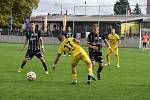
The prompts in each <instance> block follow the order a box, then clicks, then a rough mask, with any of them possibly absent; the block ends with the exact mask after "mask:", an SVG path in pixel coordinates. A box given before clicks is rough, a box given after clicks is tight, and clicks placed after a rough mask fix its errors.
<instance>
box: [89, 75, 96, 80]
mask: <svg viewBox="0 0 150 100" xmlns="http://www.w3.org/2000/svg"><path fill="white" fill-rule="evenodd" d="M89 77H90V78H92V79H93V80H94V81H96V78H95V76H94V74H93V73H90V74H88V80H89V79H90V78H89Z"/></svg>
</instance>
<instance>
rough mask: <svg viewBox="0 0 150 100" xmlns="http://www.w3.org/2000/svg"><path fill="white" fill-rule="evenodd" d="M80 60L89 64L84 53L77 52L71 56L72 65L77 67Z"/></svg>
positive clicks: (87, 57) (88, 59)
mask: <svg viewBox="0 0 150 100" xmlns="http://www.w3.org/2000/svg"><path fill="white" fill-rule="evenodd" d="M80 60H82V61H83V62H85V63H86V64H88V63H90V62H91V60H90V58H89V56H88V55H87V53H86V52H80V53H79V52H78V53H76V54H73V55H72V65H77V64H78V62H79V61H80Z"/></svg>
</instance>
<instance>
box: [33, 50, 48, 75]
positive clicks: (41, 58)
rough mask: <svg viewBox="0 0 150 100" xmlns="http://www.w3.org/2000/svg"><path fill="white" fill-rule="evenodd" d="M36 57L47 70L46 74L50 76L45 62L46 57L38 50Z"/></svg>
mask: <svg viewBox="0 0 150 100" xmlns="http://www.w3.org/2000/svg"><path fill="white" fill-rule="evenodd" d="M35 56H36V57H37V58H39V59H40V61H41V63H42V65H43V68H44V70H45V74H49V73H48V70H47V65H46V61H45V59H44V56H43V55H42V53H41V52H40V51H39V50H37V51H35Z"/></svg>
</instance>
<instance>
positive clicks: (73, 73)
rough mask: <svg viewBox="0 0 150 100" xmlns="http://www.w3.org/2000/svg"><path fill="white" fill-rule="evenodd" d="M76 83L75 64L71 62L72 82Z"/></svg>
mask: <svg viewBox="0 0 150 100" xmlns="http://www.w3.org/2000/svg"><path fill="white" fill-rule="evenodd" d="M76 83H77V74H76V64H72V84H76Z"/></svg>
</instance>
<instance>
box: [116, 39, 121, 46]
mask: <svg viewBox="0 0 150 100" xmlns="http://www.w3.org/2000/svg"><path fill="white" fill-rule="evenodd" d="M120 44H121V40H120V39H119V40H118V45H117V47H119V45H120Z"/></svg>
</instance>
